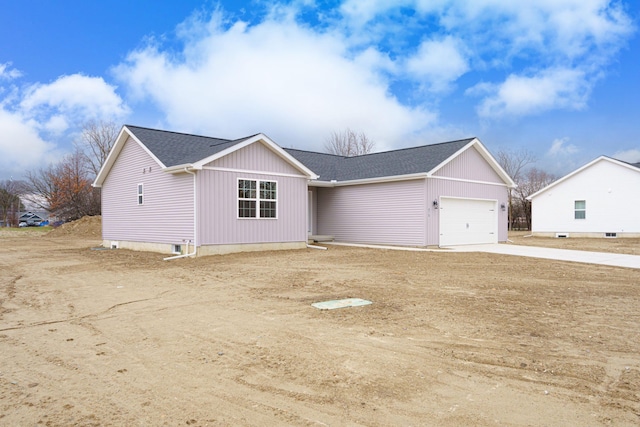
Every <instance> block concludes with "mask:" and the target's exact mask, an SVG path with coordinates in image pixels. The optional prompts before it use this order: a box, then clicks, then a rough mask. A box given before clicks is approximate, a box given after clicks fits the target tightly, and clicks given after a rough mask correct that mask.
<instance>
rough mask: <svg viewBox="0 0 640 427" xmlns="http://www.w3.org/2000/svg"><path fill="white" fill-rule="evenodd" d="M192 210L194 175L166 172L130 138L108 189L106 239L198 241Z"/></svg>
mask: <svg viewBox="0 0 640 427" xmlns="http://www.w3.org/2000/svg"><path fill="white" fill-rule="evenodd" d="M139 184H142V185H143V204H141V205H139V204H138V185H139ZM192 212H193V177H192V176H191V175H189V174H186V173H183V174H177V175H171V174H168V173H166V172H163V171H162V169H161V168H160V166H159V165H158V164H157V163H156V162H155V161H154V160H153V159H152V158H151V157H150V156H149V155H148V154H147V152H146V151H145V150H144V149H143V148H142V147H141V146H140V145H139V144H138V143H137V142H135V141H134V140H132V139H128V140H127V141H126V143H125V144H124V146H123V148H122V151H121V152H120V154H119V156H118V159H117V161H116V162H115V163H114V165H113V167H112V169H111V171H110V172H109V175H108V176H107V178H106V179H105V181H104V183H103V186H102V237H103V239H105V240H125V241H136V242H152V243H169V244H180V243H181V242H182V241H183V240H184V239H193V213H192Z"/></svg>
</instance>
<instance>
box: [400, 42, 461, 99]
mask: <svg viewBox="0 0 640 427" xmlns="http://www.w3.org/2000/svg"><path fill="white" fill-rule="evenodd" d="M468 70H469V64H468V62H467V59H466V54H465V53H464V46H463V45H462V43H461V41H460V40H458V39H456V38H454V37H452V36H447V37H444V38H442V39H440V40H433V39H432V40H425V41H423V42H422V43H421V44H420V47H419V48H418V51H417V53H416V54H415V55H414V56H412V57H410V58H409V59H408V61H407V71H408V72H409V74H410V75H412V76H413V77H414V78H416V79H417V80H418V81H421V82H424V83H423V84H424V85H426V86H428V87H429V89H430V90H432V91H435V92H440V91H444V90H447V89H448V88H449V85H450V84H451V83H452V82H453V81H455V80H457V79H458V78H459V77H460V76H461V75H463V74H464V73H466V72H467V71H468Z"/></svg>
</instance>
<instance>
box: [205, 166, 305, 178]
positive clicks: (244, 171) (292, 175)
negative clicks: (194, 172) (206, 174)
mask: <svg viewBox="0 0 640 427" xmlns="http://www.w3.org/2000/svg"><path fill="white" fill-rule="evenodd" d="M202 169H203V170H209V171H220V172H236V173H246V174H250V173H254V174H258V175H272V176H283V177H287V178H308V176H307V175H296V174H293V173H283V172H268V171H259V170H251V169H235V168H223V167H219V166H203V167H202Z"/></svg>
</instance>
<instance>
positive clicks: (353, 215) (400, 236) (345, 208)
mask: <svg viewBox="0 0 640 427" xmlns="http://www.w3.org/2000/svg"><path fill="white" fill-rule="evenodd" d="M425 203H426V202H425V180H424V179H416V180H410V181H398V182H386V183H378V184H367V185H353V186H345V187H335V188H317V230H316V232H317V233H318V234H321V235H330V236H333V237H334V239H335V240H336V241H338V242H353V243H368V244H390V245H403V246H424V245H425V219H424V215H425V207H426V206H425Z"/></svg>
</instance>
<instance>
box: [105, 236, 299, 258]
mask: <svg viewBox="0 0 640 427" xmlns="http://www.w3.org/2000/svg"><path fill="white" fill-rule="evenodd" d="M181 245H182V254H186V253H187V252H186V250H187V245H186V244H185V243H182V244H181ZM102 246H104V247H105V248H114V249H129V250H132V251H145V252H158V253H161V254H174V252H173V245H172V244H169V243H149V242H129V241H124V240H103V241H102ZM306 247H307V243H306V242H280V243H247V244H236V245H205V246H200V247H198V251H197V254H196V255H197V256H206V255H224V254H231V253H236V252H259V251H278V250H289V249H304V248H306ZM191 252H193V246H191V245H190V246H189V253H191ZM174 255H180V254H174Z"/></svg>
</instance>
